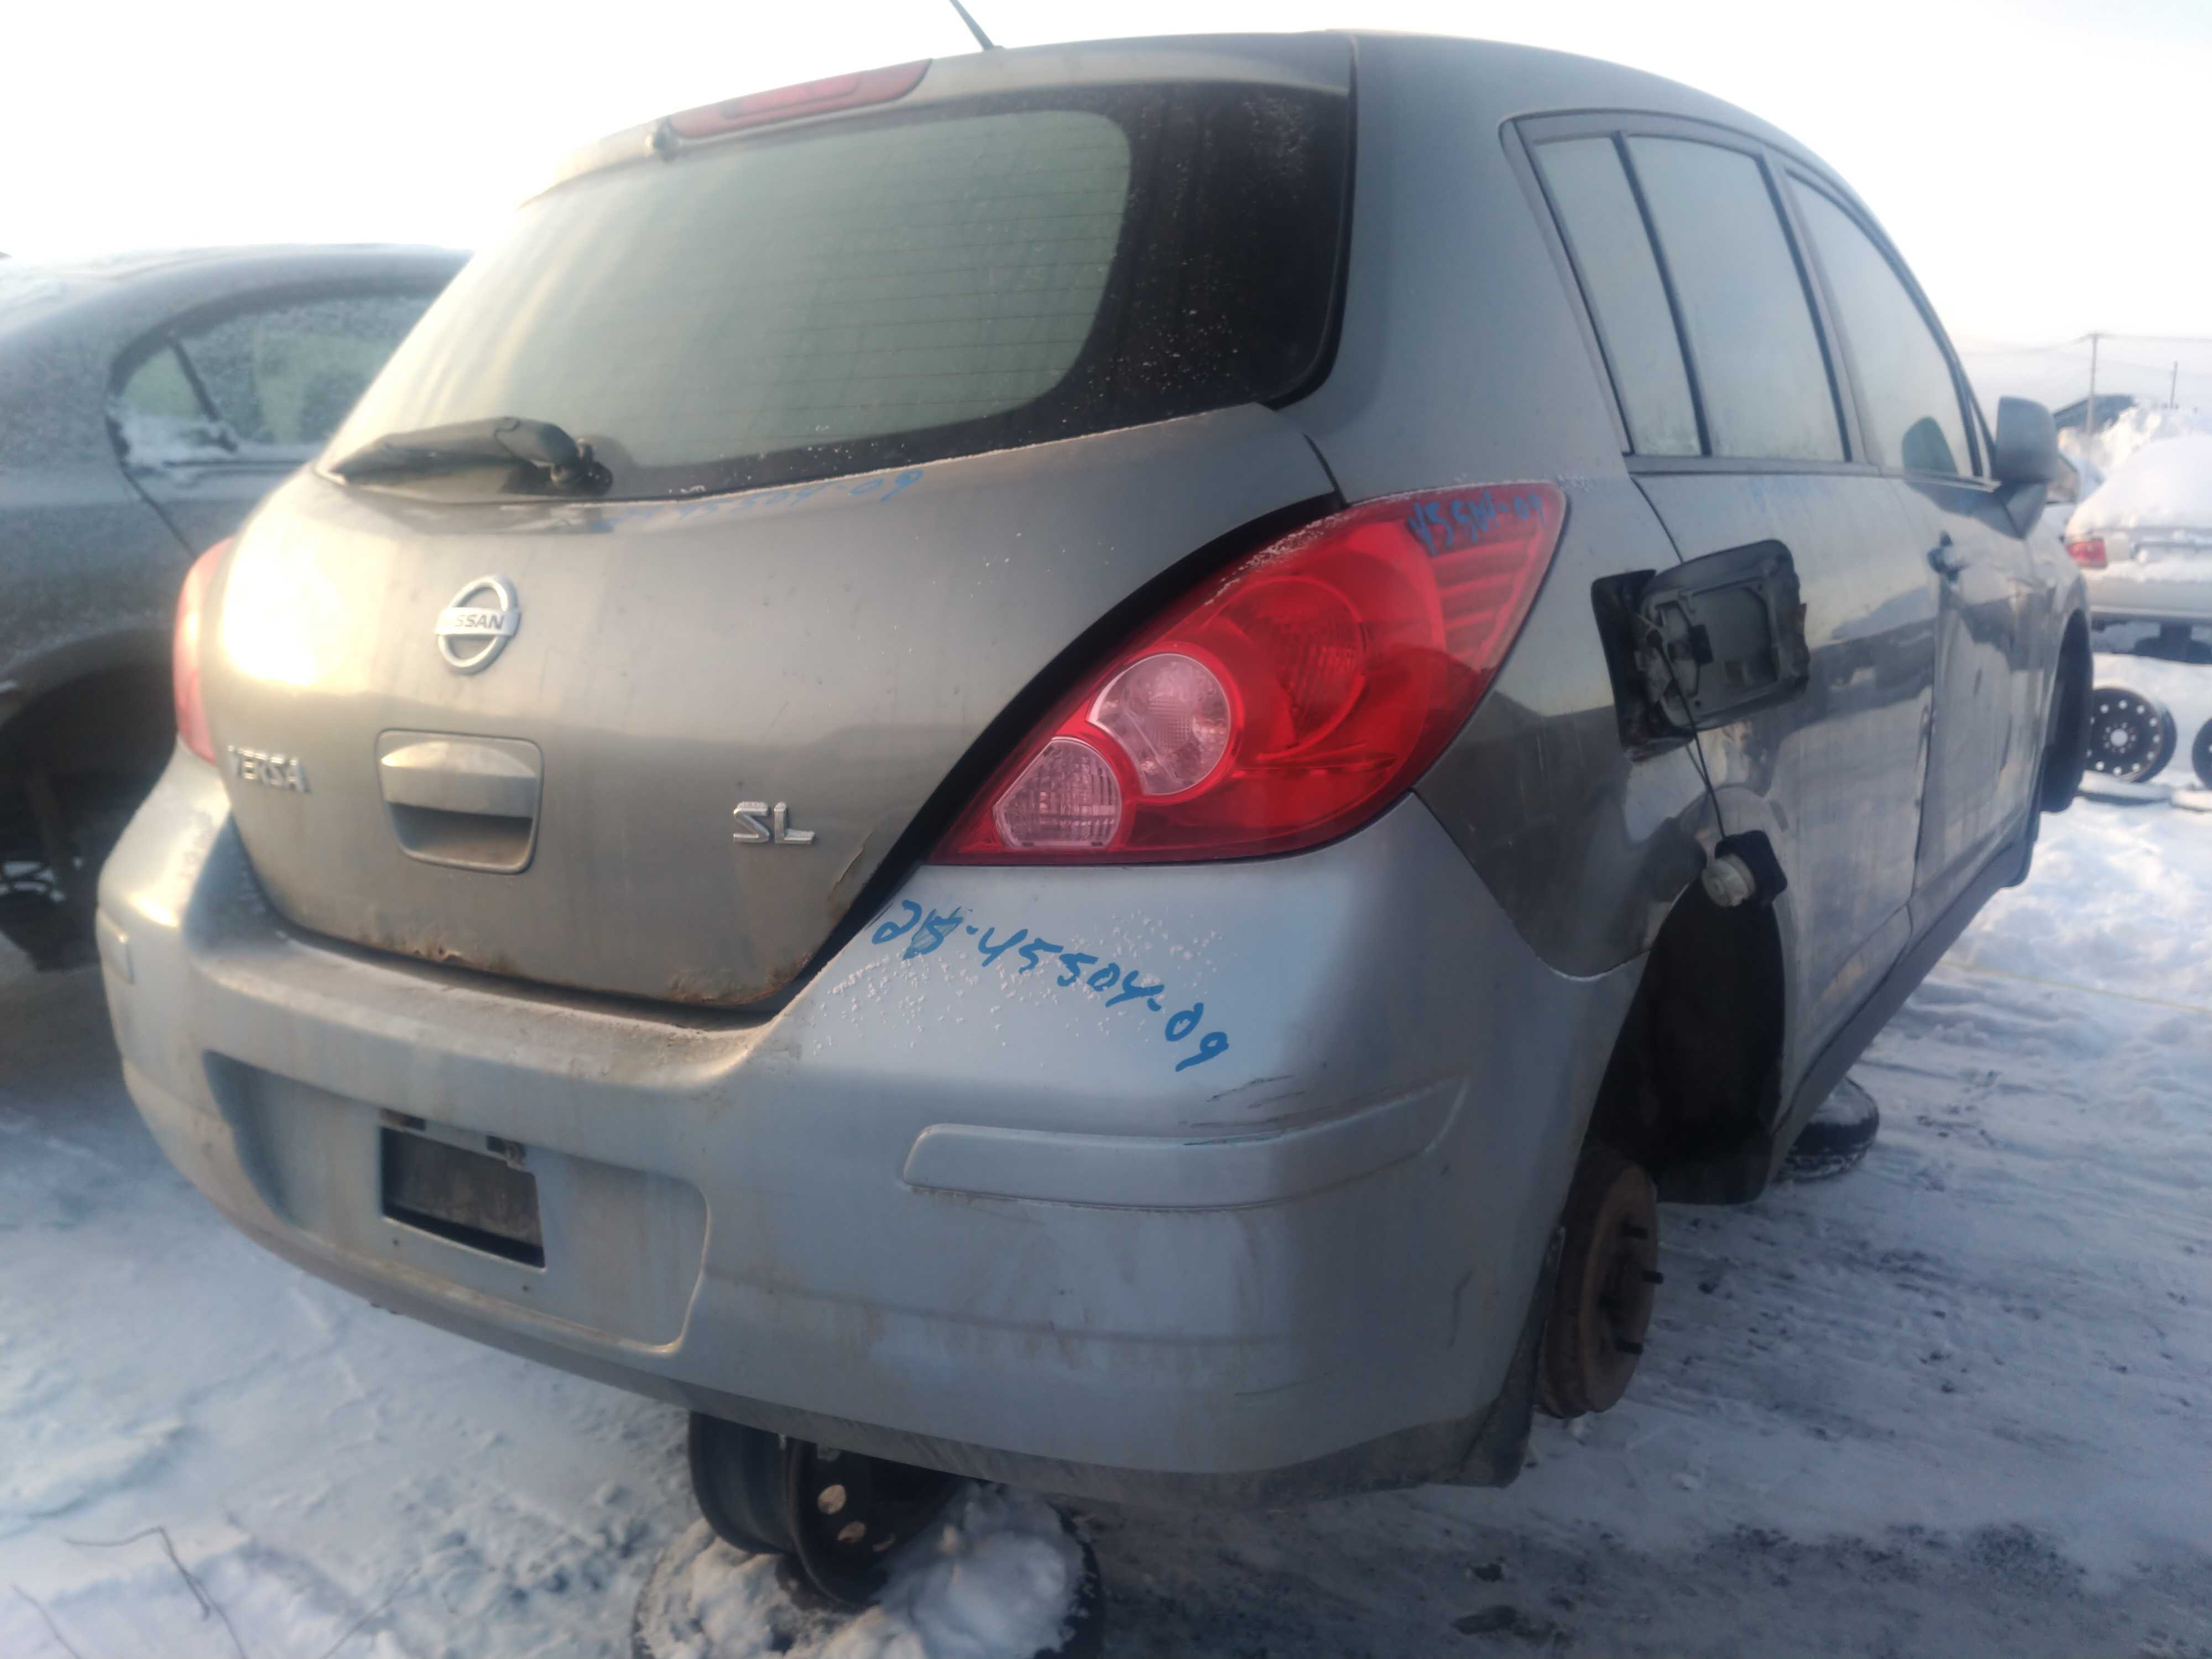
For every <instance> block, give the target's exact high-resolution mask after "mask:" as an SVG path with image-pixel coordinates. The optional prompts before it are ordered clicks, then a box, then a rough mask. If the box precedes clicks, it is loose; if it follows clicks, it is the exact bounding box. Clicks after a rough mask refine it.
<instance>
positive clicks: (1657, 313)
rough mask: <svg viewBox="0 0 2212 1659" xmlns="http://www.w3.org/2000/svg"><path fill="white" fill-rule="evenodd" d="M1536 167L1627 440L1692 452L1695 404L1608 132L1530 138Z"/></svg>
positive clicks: (1696, 447)
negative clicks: (1577, 283)
mask: <svg viewBox="0 0 2212 1659" xmlns="http://www.w3.org/2000/svg"><path fill="white" fill-rule="evenodd" d="M1536 158H1537V163H1538V165H1539V166H1540V167H1541V168H1542V170H1543V174H1544V188H1545V190H1546V191H1547V193H1548V194H1549V195H1550V197H1551V199H1552V206H1553V210H1554V212H1556V213H1557V215H1558V216H1559V230H1560V234H1562V236H1564V237H1565V240H1566V244H1567V252H1568V257H1569V258H1571V259H1572V260H1573V262H1574V265H1575V270H1576V273H1577V276H1579V277H1580V278H1581V280H1582V285H1583V297H1584V298H1585V299H1586V300H1587V301H1589V308H1590V317H1591V320H1592V322H1593V323H1594V324H1595V326H1596V329H1597V334H1598V343H1599V346H1600V348H1601V349H1602V350H1603V352H1604V353H1605V361H1606V367H1607V368H1608V369H1609V370H1610V371H1611V372H1612V374H1613V390H1614V392H1616V393H1617V394H1618V396H1619V397H1620V413H1621V418H1622V419H1623V420H1624V421H1625V422H1627V425H1628V442H1629V447H1630V448H1631V449H1632V450H1633V451H1634V452H1635V453H1638V454H1639V455H1695V454H1697V453H1699V452H1700V450H1701V448H1702V445H1701V444H1700V442H1699V437H1698V416H1697V408H1696V405H1695V404H1693V403H1692V400H1691V397H1690V377H1689V374H1688V371H1687V370H1686V368H1684V367H1683V364H1682V345H1681V341H1680V337H1678V336H1677V335H1676V334H1675V332H1674V313H1673V311H1672V310H1671V308H1670V307H1668V302H1667V288H1666V284H1665V283H1664V281H1663V280H1662V278H1661V276H1660V274H1659V262H1658V260H1657V258H1655V257H1654V256H1653V254H1652V252H1651V241H1650V236H1649V234H1647V233H1646V232H1645V230H1644V216H1643V214H1642V213H1641V212H1640V211H1639V210H1638V208H1637V205H1636V196H1635V193H1634V192H1633V191H1632V190H1631V189H1630V188H1629V184H1628V174H1627V173H1626V171H1625V170H1624V169H1623V167H1622V166H1621V161H1620V149H1619V148H1618V147H1617V146H1616V145H1615V143H1614V142H1613V139H1612V138H1610V137H1597V138H1568V139H1563V140H1560V141H1559V142H1557V143H1548V144H1541V145H1539V146H1538V147H1537V149H1536Z"/></svg>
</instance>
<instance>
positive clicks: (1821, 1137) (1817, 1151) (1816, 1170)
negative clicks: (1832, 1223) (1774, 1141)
mask: <svg viewBox="0 0 2212 1659" xmlns="http://www.w3.org/2000/svg"><path fill="white" fill-rule="evenodd" d="M1878 1133H1881V1107H1879V1106H1877V1105H1875V1102H1874V1097H1873V1096H1872V1095H1869V1093H1867V1091H1865V1090H1863V1089H1862V1088H1860V1087H1859V1085H1857V1084H1856V1083H1854V1082H1852V1081H1851V1079H1849V1078H1845V1079H1844V1080H1843V1081H1842V1082H1841V1083H1838V1085H1836V1086H1835V1088H1834V1089H1833V1090H1832V1091H1830V1093H1829V1096H1828V1097H1827V1098H1826V1100H1824V1101H1822V1102H1821V1103H1820V1107H1819V1109H1817V1110H1816V1111H1814V1114H1813V1117H1812V1121H1810V1122H1808V1124H1806V1126H1805V1127H1804V1128H1802V1130H1800V1131H1799V1132H1798V1135H1797V1139H1796V1142H1795V1144H1793V1145H1792V1146H1790V1150H1789V1152H1787V1153H1785V1154H1784V1157H1783V1159H1782V1176H1783V1178H1784V1180H1786V1181H1800V1182H1802V1181H1828V1180H1832V1179H1833V1178H1834V1177H1835V1176H1839V1175H1844V1174H1846V1173H1848V1172H1849V1171H1850V1170H1856V1169H1857V1168H1858V1166H1859V1165H1860V1164H1863V1163H1864V1162H1865V1161H1866V1155H1867V1153H1868V1152H1871V1151H1872V1150H1873V1148H1874V1142H1875V1135H1877V1134H1878Z"/></svg>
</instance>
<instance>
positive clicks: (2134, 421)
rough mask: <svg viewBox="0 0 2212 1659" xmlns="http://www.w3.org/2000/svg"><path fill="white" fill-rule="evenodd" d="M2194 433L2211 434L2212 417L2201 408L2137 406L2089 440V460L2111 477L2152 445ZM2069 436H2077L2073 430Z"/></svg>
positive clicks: (2122, 412)
mask: <svg viewBox="0 0 2212 1659" xmlns="http://www.w3.org/2000/svg"><path fill="white" fill-rule="evenodd" d="M2193 433H2212V416H2208V415H2207V414H2206V413H2205V412H2204V411H2203V410H2198V409H2163V408H2155V407H2153V406H2152V405H2150V404H2136V406H2135V407H2134V408H2132V409H2129V410H2122V411H2121V413H2120V415H2119V416H2118V418H2117V419H2116V420H2114V421H2113V422H2112V424H2111V425H2110V426H2108V427H2106V428H2104V429H2103V430H2102V431H2100V432H2099V433H2098V434H2097V435H2096V436H2094V437H2093V438H2091V439H2090V440H2089V441H2088V444H2087V453H2088V459H2089V460H2090V462H2091V464H2092V465H2094V466H2095V467H2096V468H2097V470H2098V471H2100V472H2101V473H2102V474H2104V475H2105V476H2106V477H2111V476H2112V474H2113V473H2115V472H2117V471H2119V470H2120V469H2121V468H2122V467H2124V466H2125V465H2127V464H2128V462H2129V461H2130V459H2133V458H2134V457H2135V456H2136V454H2138V453H2141V452H2142V450H2144V449H2145V448H2147V447H2149V446H2150V445H2152V444H2154V443H2158V442H2160V441H2164V440H2166V439H2168V438H2181V437H2186V436H2189V435H2191V434H2193ZM2068 435H2069V437H2071V436H2074V433H2073V432H2072V431H2071V429H2069V433H2068Z"/></svg>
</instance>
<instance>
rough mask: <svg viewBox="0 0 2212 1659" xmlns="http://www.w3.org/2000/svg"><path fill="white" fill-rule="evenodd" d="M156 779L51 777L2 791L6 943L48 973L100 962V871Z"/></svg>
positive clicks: (2, 931) (0, 851) (0, 907)
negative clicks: (96, 926) (96, 914)
mask: <svg viewBox="0 0 2212 1659" xmlns="http://www.w3.org/2000/svg"><path fill="white" fill-rule="evenodd" d="M153 783H154V780H153V779H152V778H149V777H135V776H129V775H114V774H108V773H86V774H82V775H76V776H70V777H63V778H52V777H49V776H48V775H46V774H45V773H43V772H40V773H34V774H32V775H28V776H27V777H24V778H21V779H20V780H18V781H15V782H14V783H13V784H12V785H0V793H4V796H5V799H0V937H4V938H6V939H8V940H9V943H11V944H13V945H15V948H16V949H18V950H20V951H22V952H23V954H24V955H26V956H27V957H30V959H31V965H32V966H33V967H34V968H37V969H43V970H52V969H64V968H80V967H83V966H85V965H86V964H88V963H91V962H93V961H94V960H95V959H96V957H97V952H96V951H95V949H94V943H93V933H92V918H93V911H94V907H95V905H96V904H97V902H98V899H99V891H100V866H102V865H104V864H106V862H107V855H108V854H110V853H112V852H113V851H114V850H115V843H116V842H118V841H119V840H121V839H122V837H123V831H124V829H125V828H126V827H127V826H128V825H129V823H130V822H131V814H132V813H134V812H136V811H137V810H138V805H139V803H140V802H141V801H143V800H144V799H145V798H146V795H147V793H148V791H149V790H150V789H151V788H152V787H153Z"/></svg>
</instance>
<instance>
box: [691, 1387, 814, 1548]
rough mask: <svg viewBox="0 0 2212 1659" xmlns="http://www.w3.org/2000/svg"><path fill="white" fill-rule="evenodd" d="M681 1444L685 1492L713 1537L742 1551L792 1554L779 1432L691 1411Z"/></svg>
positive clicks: (792, 1541) (792, 1544)
mask: <svg viewBox="0 0 2212 1659" xmlns="http://www.w3.org/2000/svg"><path fill="white" fill-rule="evenodd" d="M686 1449H687V1451H688V1452H689V1454H690V1464H691V1496H692V1497H693V1498H695V1499H696V1500H697V1502H698V1504H699V1513H700V1515H701V1516H703V1517H704V1518H705V1520H706V1522H707V1524H708V1526H710V1527H712V1528H714V1535H715V1536H716V1537H717V1538H719V1539H720V1540H721V1541H723V1542H724V1543H725V1544H727V1545H728V1546H729V1547H731V1548H732V1549H736V1550H743V1551H744V1553H746V1554H748V1555H789V1554H790V1553H792V1552H793V1549H794V1548H795V1547H796V1544H795V1541H794V1540H793V1538H792V1535H791V1529H790V1528H789V1527H787V1525H785V1523H784V1519H783V1506H784V1474H783V1438H782V1437H781V1435H774V1434H770V1433H769V1432H768V1431H766V1430H763V1429H750V1428H747V1427H746V1426H745V1425H744V1424H742V1423H726V1422H724V1421H723V1420H722V1419H720V1418H719V1417H708V1416H707V1415H706V1414H705V1413H702V1412H693V1413H691V1429H690V1435H689V1437H688V1440H687V1444H686Z"/></svg>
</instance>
